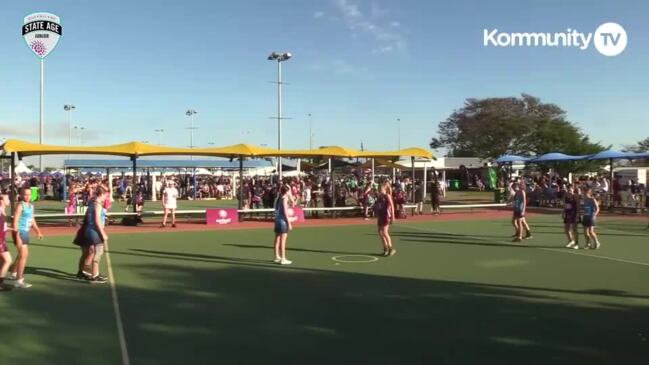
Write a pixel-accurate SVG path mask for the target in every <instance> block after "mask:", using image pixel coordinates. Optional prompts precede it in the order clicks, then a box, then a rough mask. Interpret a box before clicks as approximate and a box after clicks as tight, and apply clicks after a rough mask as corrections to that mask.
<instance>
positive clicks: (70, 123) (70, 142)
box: [68, 108, 72, 160]
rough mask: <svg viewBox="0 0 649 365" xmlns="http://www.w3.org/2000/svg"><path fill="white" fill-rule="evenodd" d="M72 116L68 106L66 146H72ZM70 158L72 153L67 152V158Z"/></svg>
mask: <svg viewBox="0 0 649 365" xmlns="http://www.w3.org/2000/svg"><path fill="white" fill-rule="evenodd" d="M71 117H72V108H68V146H72V122H71V121H70V119H72V118H71ZM71 158H72V155H70V154H68V160H69V159H71Z"/></svg>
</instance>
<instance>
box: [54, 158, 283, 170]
mask: <svg viewBox="0 0 649 365" xmlns="http://www.w3.org/2000/svg"><path fill="white" fill-rule="evenodd" d="M63 165H64V166H65V167H85V168H91V169H97V168H101V169H105V168H126V169H130V168H131V167H132V166H133V162H132V161H131V160H126V159H124V160H65V161H63ZM271 166H273V164H272V163H271V162H269V161H266V160H244V161H243V168H244V169H250V168H261V167H271ZM137 167H138V168H169V169H174V168H176V169H180V168H207V169H211V168H220V169H238V168H239V161H238V160H234V161H229V160H191V161H189V160H138V161H137Z"/></svg>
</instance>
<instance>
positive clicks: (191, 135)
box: [185, 109, 196, 160]
mask: <svg viewBox="0 0 649 365" xmlns="http://www.w3.org/2000/svg"><path fill="white" fill-rule="evenodd" d="M195 114H196V110H194V109H187V111H186V112H185V115H186V116H188V117H189V148H194V129H196V128H194V115H195ZM189 159H190V160H193V159H194V156H189Z"/></svg>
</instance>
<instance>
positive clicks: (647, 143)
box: [624, 137, 649, 152]
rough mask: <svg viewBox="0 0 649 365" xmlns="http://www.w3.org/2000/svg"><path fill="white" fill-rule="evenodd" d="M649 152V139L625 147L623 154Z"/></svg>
mask: <svg viewBox="0 0 649 365" xmlns="http://www.w3.org/2000/svg"><path fill="white" fill-rule="evenodd" d="M647 151H649V137H647V138H645V139H644V140H642V141H640V142H638V144H637V145H635V146H625V147H624V152H647Z"/></svg>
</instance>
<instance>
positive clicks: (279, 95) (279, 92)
mask: <svg viewBox="0 0 649 365" xmlns="http://www.w3.org/2000/svg"><path fill="white" fill-rule="evenodd" d="M277 149H278V150H280V151H281V150H282V61H281V60H280V59H278V60H277ZM277 162H278V168H277V171H278V173H279V181H280V183H281V182H282V172H283V171H282V156H278V157H277Z"/></svg>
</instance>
